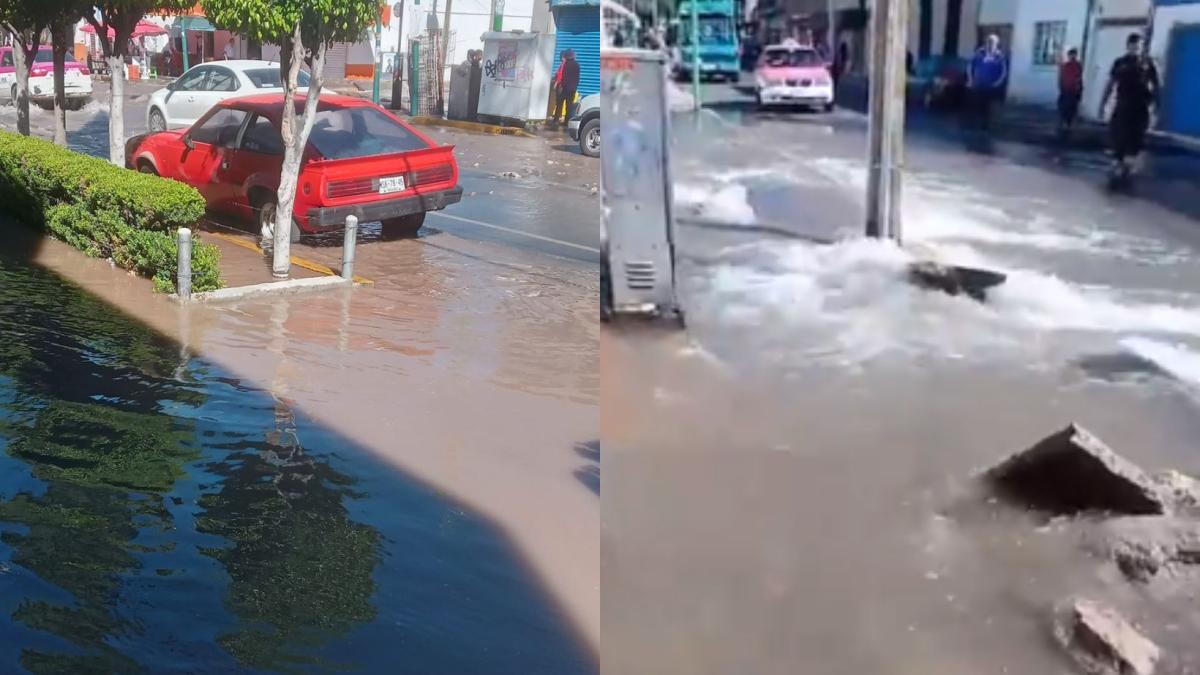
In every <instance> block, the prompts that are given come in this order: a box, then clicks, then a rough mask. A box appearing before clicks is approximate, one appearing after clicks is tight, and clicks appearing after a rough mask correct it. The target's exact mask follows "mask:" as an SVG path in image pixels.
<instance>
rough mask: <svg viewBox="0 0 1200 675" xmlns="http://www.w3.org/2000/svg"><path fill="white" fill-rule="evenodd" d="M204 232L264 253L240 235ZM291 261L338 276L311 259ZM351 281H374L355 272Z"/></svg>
mask: <svg viewBox="0 0 1200 675" xmlns="http://www.w3.org/2000/svg"><path fill="white" fill-rule="evenodd" d="M205 234H211V235H212V236H214V237H217V238H218V239H224V240H225V241H227V242H229V243H231V244H233V245H234V246H241V247H242V248H244V249H247V250H250V251H254V252H255V253H257V254H259V255H263V253H264V251H263V250H262V249H261V248H259V246H258V244H255V243H254V242H252V241H246V240H245V239H244V238H242V237H237V236H234V235H232V234H225V233H224V232H205ZM291 261H292V264H293V265H295V266H296V267H302V268H304V269H306V270H309V271H311V272H316V273H317V274H324V275H327V276H331V277H336V276H338V273H337V272H334V271H333V270H332V269H330V268H328V267H326V266H324V265H322V264H321V263H318V262H313V261H311V260H305V259H304V258H297V257H296V256H291ZM353 281H354V283H356V284H374V283H375V282H374V281H371V280H370V279H365V278H363V277H360V276H358V275H357V274H355V275H354V279H353Z"/></svg>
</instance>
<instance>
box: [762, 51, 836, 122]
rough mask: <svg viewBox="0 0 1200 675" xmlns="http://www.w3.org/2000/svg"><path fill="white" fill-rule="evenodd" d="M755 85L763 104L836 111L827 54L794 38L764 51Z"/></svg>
mask: <svg viewBox="0 0 1200 675" xmlns="http://www.w3.org/2000/svg"><path fill="white" fill-rule="evenodd" d="M754 85H755V93H756V98H757V100H758V105H759V107H766V106H772V105H802V106H812V107H819V108H821V109H823V110H825V111H826V112H828V111H830V110H833V100H834V99H833V96H834V94H833V77H832V76H831V75H830V74H829V68H828V66H827V64H826V62H825V59H824V57H822V56H821V54H820V53H819V52H817V50H815V49H813V48H812V47H803V46H801V45H800V44H799V43H797V42H795V41H794V40H788V41H785V42H784V43H783V44H779V45H772V46H770V47H767V48H766V49H764V50H763V53H762V57H761V58H759V61H758V68H757V69H755V71H754Z"/></svg>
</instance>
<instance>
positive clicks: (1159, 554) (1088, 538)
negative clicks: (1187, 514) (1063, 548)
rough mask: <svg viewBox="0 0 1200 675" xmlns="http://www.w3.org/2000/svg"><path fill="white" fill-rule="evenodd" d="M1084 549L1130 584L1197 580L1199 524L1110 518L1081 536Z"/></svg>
mask: <svg viewBox="0 0 1200 675" xmlns="http://www.w3.org/2000/svg"><path fill="white" fill-rule="evenodd" d="M1084 541H1085V546H1086V547H1087V548H1089V549H1090V550H1092V551H1093V552H1095V553H1097V554H1099V555H1101V556H1103V557H1105V558H1107V559H1111V560H1112V561H1113V562H1115V563H1116V564H1117V567H1118V568H1120V570H1121V572H1122V573H1123V574H1124V575H1125V577H1126V578H1128V579H1129V580H1131V581H1136V582H1140V583H1148V582H1150V581H1152V580H1153V579H1155V578H1156V577H1158V576H1166V577H1171V578H1173V579H1192V578H1195V579H1196V580H1200V520H1195V519H1191V518H1178V517H1174V516H1150V517H1147V516H1126V517H1121V518H1113V519H1110V520H1106V521H1104V522H1102V523H1100V524H1098V525H1097V526H1096V527H1094V528H1090V529H1089V530H1087V531H1086V532H1085V534H1084Z"/></svg>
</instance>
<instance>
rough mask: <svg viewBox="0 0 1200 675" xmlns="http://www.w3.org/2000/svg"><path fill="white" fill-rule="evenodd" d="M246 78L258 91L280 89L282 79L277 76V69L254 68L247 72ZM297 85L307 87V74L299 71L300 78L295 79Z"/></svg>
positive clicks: (308, 79)
mask: <svg viewBox="0 0 1200 675" xmlns="http://www.w3.org/2000/svg"><path fill="white" fill-rule="evenodd" d="M245 72H246V78H247V79H249V80H250V82H251V83H252V84H254V86H255V87H257V88H259V89H282V88H283V78H282V77H280V75H279V69H278V68H255V69H253V70H247V71H245ZM297 80H298V85H299V86H301V87H307V86H308V83H309V81H310V78H309V76H308V73H306V72H304V71H303V70H302V71H300V76H299V77H298V78H297Z"/></svg>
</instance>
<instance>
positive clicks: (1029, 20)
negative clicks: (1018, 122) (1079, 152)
mask: <svg viewBox="0 0 1200 675" xmlns="http://www.w3.org/2000/svg"><path fill="white" fill-rule="evenodd" d="M1152 14H1153V6H1152V4H1151V2H1150V0H1055V2H1046V1H1045V0H983V4H982V5H981V7H980V12H979V32H980V33H981V34H982V33H984V32H994V33H996V34H998V35H1000V36H1001V41H1002V42H1003V43H1004V44H1005V45H1006V47H1007V50H1008V52H1009V58H1010V69H1009V88H1008V94H1009V97H1010V99H1011V100H1014V101H1017V102H1020V103H1028V104H1034V105H1043V106H1053V105H1054V104H1055V102H1056V101H1057V100H1058V65H1059V63H1060V62H1061V60H1062V59H1063V58H1064V56H1065V54H1066V51H1067V50H1068V49H1069V48H1071V47H1075V48H1077V49H1079V52H1080V59H1081V60H1082V61H1083V74H1084V84H1083V101H1082V102H1081V105H1080V114H1081V115H1083V116H1084V117H1088V118H1092V119H1102V118H1104V117H1105V111H1102V110H1100V101H1101V98H1102V96H1103V92H1104V86H1105V84H1106V83H1107V81H1108V74H1109V71H1110V70H1111V68H1112V63H1113V61H1115V60H1116V59H1117V58H1119V57H1120V56H1121V55H1122V54H1123V53H1124V52H1125V40H1126V39H1127V38H1128V37H1129V35H1130V33H1140V34H1142V35H1147V34H1149V33H1150V24H1151V19H1152ZM1006 35H1007V38H1005V36H1006Z"/></svg>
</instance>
